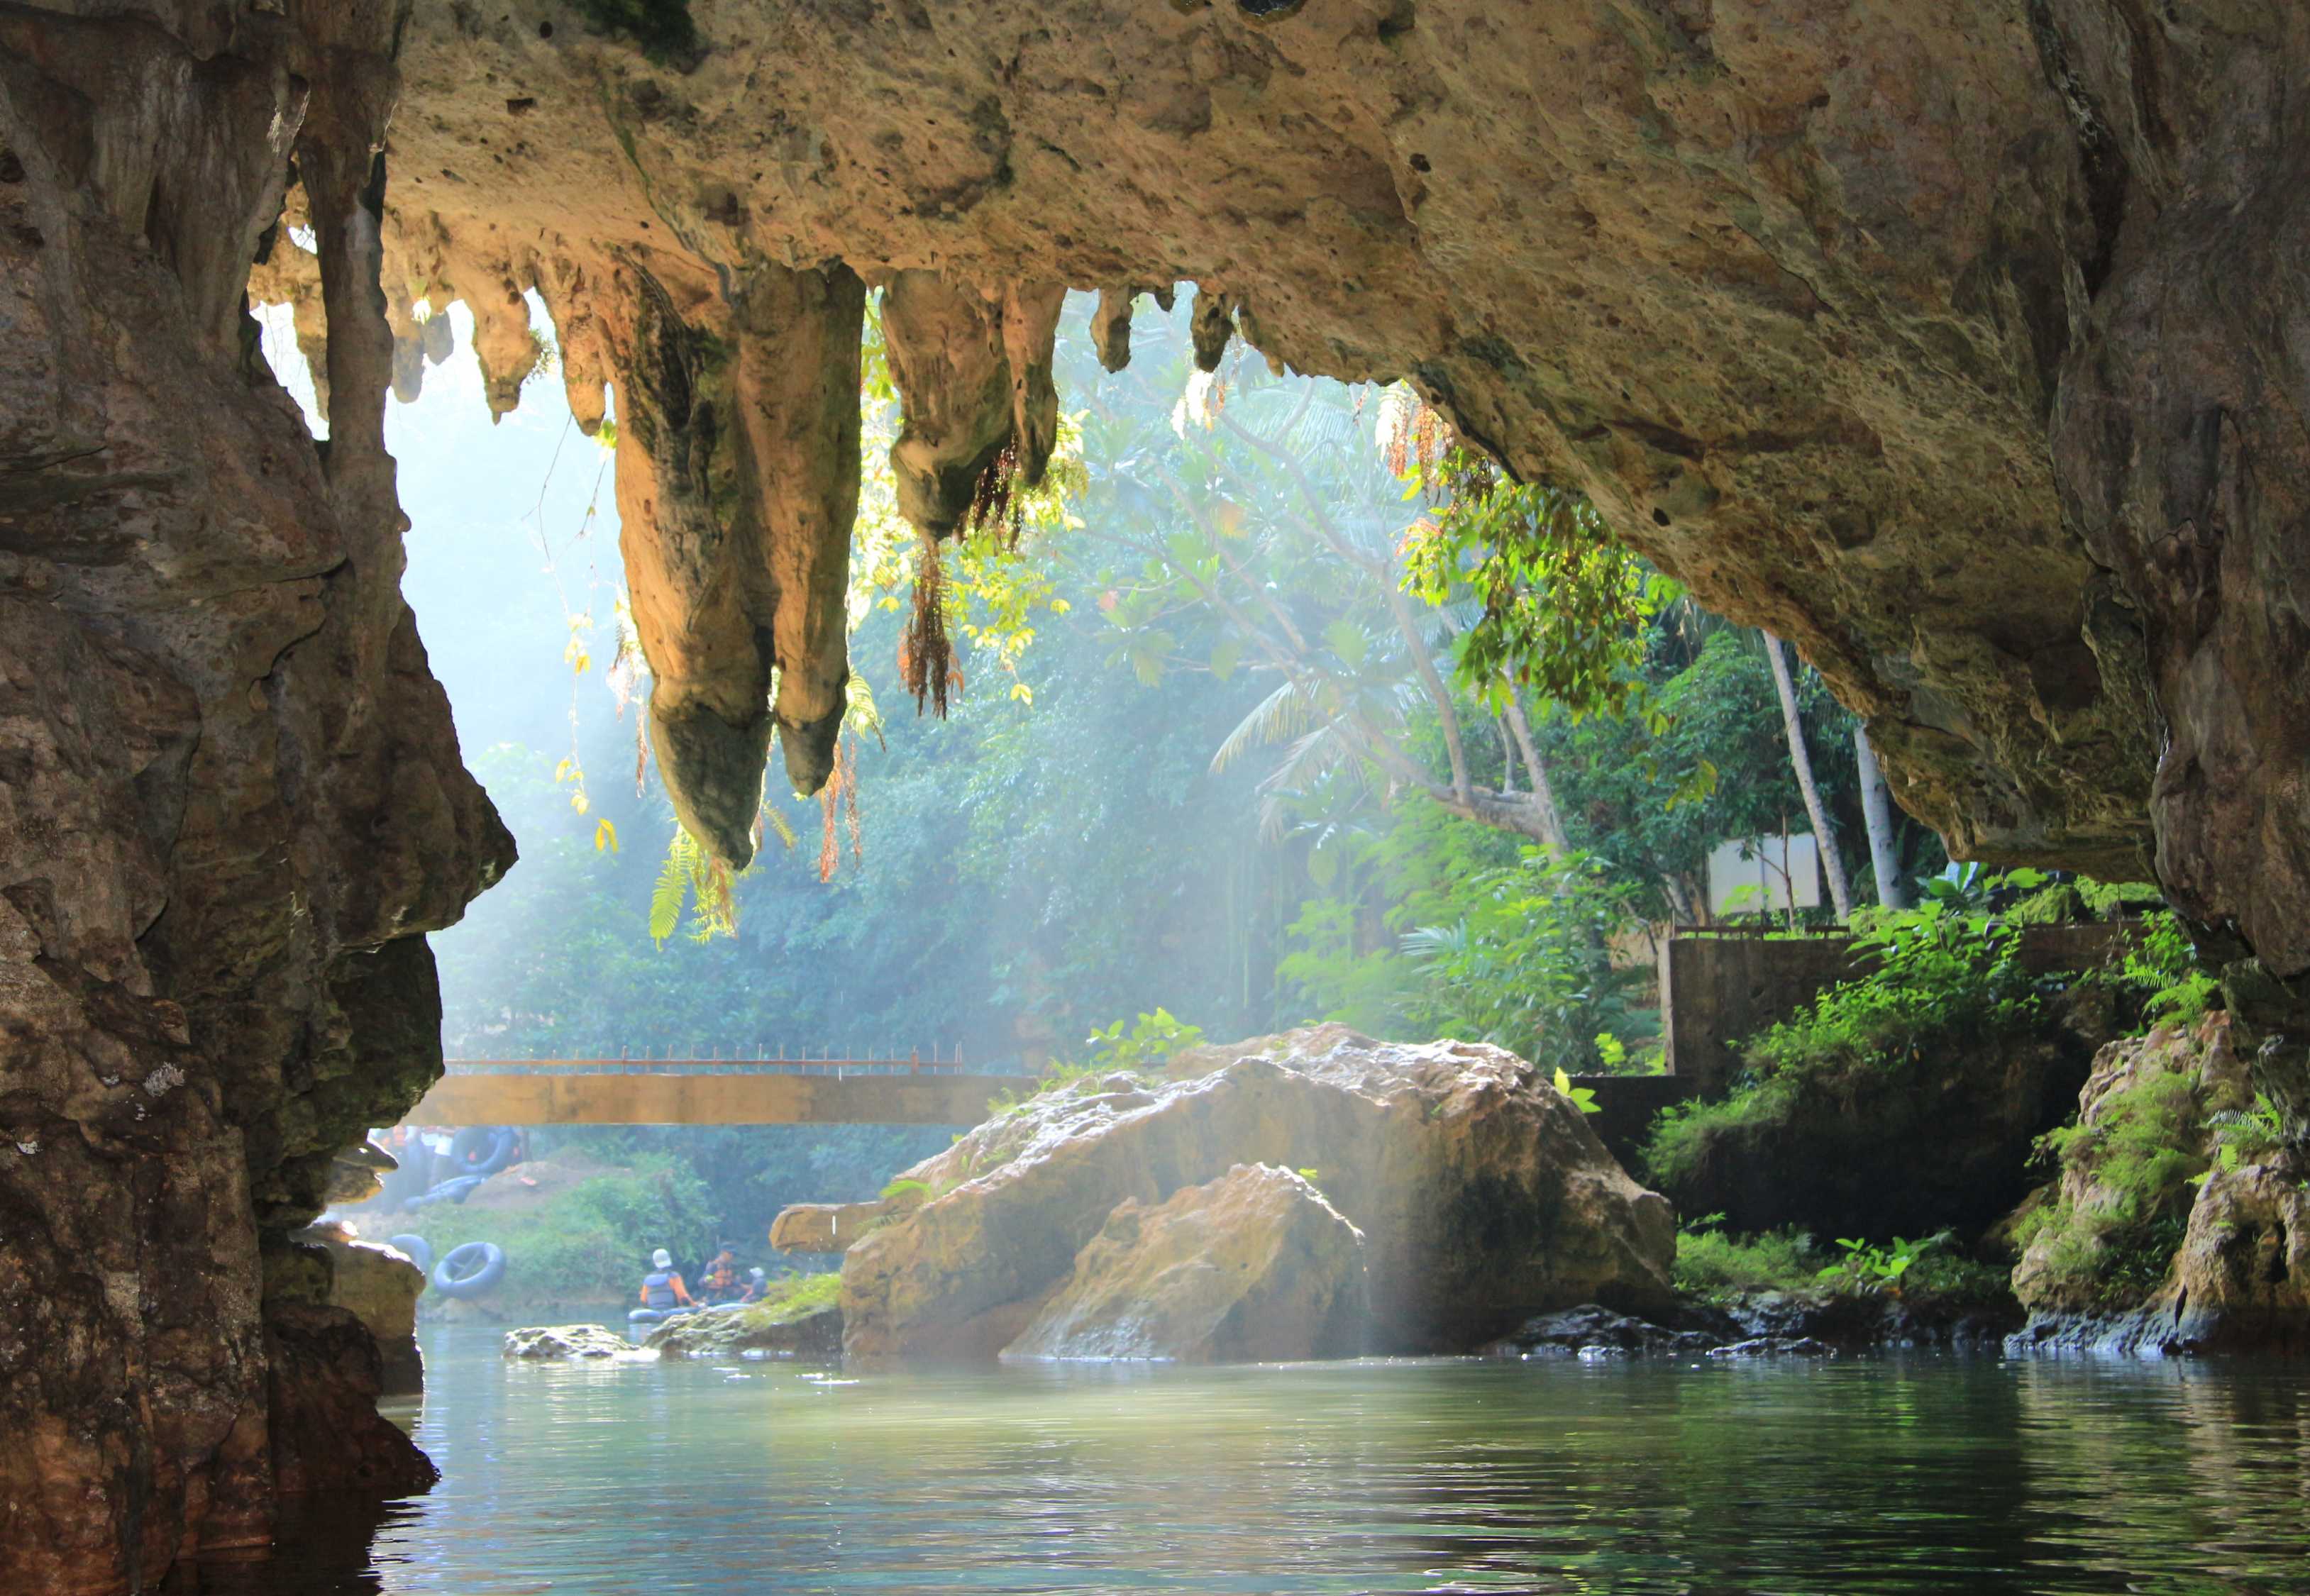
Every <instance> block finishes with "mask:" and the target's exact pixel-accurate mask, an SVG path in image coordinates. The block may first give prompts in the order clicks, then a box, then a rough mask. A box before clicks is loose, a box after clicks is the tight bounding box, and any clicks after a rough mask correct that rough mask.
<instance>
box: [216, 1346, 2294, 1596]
mask: <svg viewBox="0 0 2310 1596" xmlns="http://www.w3.org/2000/svg"><path fill="white" fill-rule="evenodd" d="M425 1350H426V1357H427V1364H428V1376H429V1383H430V1391H429V1394H428V1396H427V1399H426V1401H425V1403H424V1406H423V1409H422V1411H421V1414H419V1415H417V1416H416V1433H417V1436H418V1439H419V1441H420V1442H421V1444H423V1445H424V1447H425V1449H426V1450H427V1451H428V1452H429V1453H431V1454H432V1456H433V1458H434V1460H435V1461H436V1462H438V1463H439V1465H440V1467H441V1470H442V1475H443V1479H442V1482H441V1484H440V1486H439V1488H437V1489H436V1490H435V1491H434V1492H433V1493H432V1494H431V1495H430V1496H425V1497H422V1498H419V1499H417V1500H414V1501H412V1502H409V1503H404V1504H395V1505H390V1506H388V1507H387V1508H386V1510H385V1511H384V1514H383V1515H382V1518H381V1521H378V1522H374V1523H368V1522H363V1523H357V1524H353V1525H347V1524H345V1523H343V1522H342V1521H341V1520H337V1519H334V1518H332V1517H330V1516H329V1514H327V1513H326V1512H325V1511H315V1512H311V1513H308V1514H306V1515H305V1516H304V1517H302V1518H300V1519H297V1520H294V1521H292V1522H291V1524H290V1525H289V1526H287V1528H286V1530H285V1531H284V1535H283V1540H284V1542H285V1543H286V1544H285V1545H284V1547H283V1548H282V1551H281V1553H280V1554H279V1555H278V1556H276V1557H275V1558H274V1561H273V1562H272V1563H270V1564H268V1565H258V1566H249V1567H246V1568H241V1569H230V1568H214V1569H211V1570H207V1571H204V1573H203V1574H201V1575H200V1576H199V1583H198V1584H197V1589H198V1590H199V1591H200V1592H203V1593H204V1596H206V1593H207V1592H234V1593H239V1592H252V1593H256V1592H261V1593H265V1596H291V1593H293V1596H338V1593H341V1592H342V1593H346V1596H350V1593H352V1592H429V1593H430V1592H440V1593H442V1596H534V1593H541V1592H557V1593H558V1592H582V1593H586V1596H595V1593H600V1596H609V1593H612V1592H618V1593H623V1592H634V1593H636V1596H642V1593H647V1596H664V1593H667V1592H693V1591H694V1592H860V1593H867V1592H872V1593H873V1596H899V1593H900V1592H907V1593H912V1592H1183V1593H1185V1592H1194V1593H1197V1596H1201V1593H1204V1592H1211V1593H1220V1592H1224V1593H1227V1596H1238V1593H1242V1596H1252V1593H1260V1596H1266V1593H1271V1592H1272V1593H1281V1592H1307V1593H1309V1596H1314V1593H1317V1592H1322V1593H1332V1592H1343V1593H1360V1592H1612V1593H1615V1596H1649V1593H1652V1592H1662V1593H1666V1592H1690V1593H1693V1596H1720V1593H1721V1596H1749V1593H1752V1592H1754V1593H1764V1592H1771V1593H1774V1596H1794V1593H1797V1592H1808V1593H1810V1592H1819V1593H1820V1596H1872V1593H1876V1592H1902V1593H1904V1596H1907V1593H1913V1592H1934V1593H1937V1596H1939V1593H1954V1592H1966V1593H1968V1596H1997V1593H2003V1592H2017V1593H2018V1592H2174V1593H2177V1596H2178V1593H2181V1592H2193V1593H2195V1592H2229V1593H2233V1596H2257V1593H2263V1596H2297V1593H2302V1596H2310V1369H2305V1368H2304V1367H2302V1366H2275V1365H2250V1364H2247V1365H2241V1364H2184V1363H2174V1364H2162V1365H2160V1364H2149V1365H2118V1364H2107V1363H2103V1364H2079V1363H2050V1362H2005V1361H2001V1360H1998V1359H1995V1358H1988V1357H1970V1358H1968V1357H1919V1356H1908V1357H1877V1358H1854V1359H1838V1360H1834V1361H1830V1362H1826V1363H1818V1364H1816V1363H1809V1362H1802V1361H1793V1360H1790V1361H1778V1362H1735V1363H1726V1362H1724V1361H1720V1360H1711V1359H1706V1358H1703V1359H1697V1360H1696V1359H1689V1358H1687V1359H1678V1360H1673V1361H1670V1360H1658V1359H1654V1360H1649V1361H1637V1360H1619V1361H1612V1362H1607V1363H1582V1362H1579V1361H1576V1360H1561V1361H1549V1362H1538V1361H1535V1362H1528V1363H1505V1364H1502V1363H1479V1362H1462V1361H1421V1362H1369V1363H1357V1364H1329V1365H1301V1366H1282V1367H1242V1368H1220V1369H1191V1368H1163V1367H1145V1366H1140V1367H1113V1366H1058V1367H1048V1366H1039V1367H1005V1368H938V1367H904V1368H895V1369H873V1370H857V1369H854V1370H847V1371H845V1370H839V1369H832V1368H820V1367H814V1366H802V1365H795V1364H791V1363H777V1362H769V1363H734V1364H730V1365H726V1366H713V1365H701V1364H664V1365H660V1364H634V1365H622V1366H611V1367H602V1366H590V1367H588V1366H579V1367H571V1366H555V1365H547V1366H528V1365H522V1366H508V1364H506V1363H505V1362H503V1361H502V1360H501V1359H500V1358H499V1355H498V1337H497V1336H496V1334H495V1333H493V1332H490V1331H483V1330H478V1329H472V1328H464V1327H435V1328H434V1329H432V1330H431V1331H430V1332H428V1340H427V1343H426V1349H425ZM372 1531H373V1532H372Z"/></svg>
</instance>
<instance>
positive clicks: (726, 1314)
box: [643, 1302, 842, 1358]
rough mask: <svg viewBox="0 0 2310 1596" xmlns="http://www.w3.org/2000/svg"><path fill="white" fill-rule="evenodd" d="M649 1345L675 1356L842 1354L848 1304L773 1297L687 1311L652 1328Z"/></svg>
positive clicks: (818, 1355) (645, 1343) (646, 1343)
mask: <svg viewBox="0 0 2310 1596" xmlns="http://www.w3.org/2000/svg"><path fill="white" fill-rule="evenodd" d="M643 1345H645V1346H647V1347H651V1348H654V1349H656V1350H657V1351H659V1352H661V1353H664V1355H665V1356H666V1357H673V1358H682V1357H696V1358H724V1357H748V1356H750V1355H751V1356H753V1357H765V1356H767V1357H800V1358H813V1357H826V1358H831V1357H839V1356H840V1355H841V1352H842V1309H841V1308H840V1307H839V1306H838V1305H835V1304H833V1303H830V1302H825V1303H813V1304H810V1305H803V1306H790V1305H786V1304H782V1303H769V1304H765V1305H760V1306H749V1307H742V1308H716V1309H713V1310H710V1311H708V1312H707V1313H703V1314H682V1316H681V1317H680V1318H678V1319H669V1320H667V1321H666V1322H665V1323H664V1324H661V1325H659V1326H658V1327H657V1328H656V1330H653V1331H650V1333H649V1337H648V1339H647V1340H645V1341H644V1342H643Z"/></svg>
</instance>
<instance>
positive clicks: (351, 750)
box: [0, 4, 513, 1593]
mask: <svg viewBox="0 0 2310 1596" xmlns="http://www.w3.org/2000/svg"><path fill="white" fill-rule="evenodd" d="M92 9H95V8H83V7H78V6H74V7H72V8H70V11H71V12H72V13H77V12H79V11H82V10H92ZM271 9H273V10H274V11H276V12H277V11H279V10H280V9H281V8H279V7H274V8H271ZM296 9H297V11H298V12H299V13H300V14H299V15H298V16H297V17H294V18H291V17H288V16H285V15H261V14H246V15H241V14H237V13H242V12H247V10H248V8H235V7H220V6H207V5H202V6H191V5H187V6H184V7H181V8H180V7H178V6H176V5H171V4H151V5H132V6H129V7H122V8H106V10H107V12H108V14H107V15H106V16H104V17H103V18H101V19H98V20H91V19H84V18H83V17H81V16H79V15H77V14H68V13H66V12H65V11H59V10H56V9H53V8H52V9H28V8H25V7H22V6H17V7H12V8H9V9H8V10H7V11H6V12H5V13H0V307H4V308H0V1035H4V1037H5V1038H6V1039H5V1041H4V1043H0V1367H4V1368H5V1369H6V1370H7V1376H6V1378H5V1379H4V1380H0V1434H4V1435H5V1436H8V1437H9V1439H10V1442H11V1444H10V1445H8V1446H7V1447H5V1448H4V1449H0V1503H4V1504H5V1508H4V1511H0V1566H4V1567H5V1568H6V1569H7V1570H8V1575H7V1579H8V1582H9V1583H11V1584H12V1585H18V1586H21V1587H22V1588H24V1589H27V1590H39V1591H43V1592H67V1593H69V1592H110V1591H119V1590H126V1589H128V1588H130V1587H132V1586H137V1585H140V1584H141V1586H142V1587H143V1588H147V1589H150V1588H153V1587H155V1586H157V1584H158V1583H159V1582H160V1580H161V1577H162V1575H163V1574H164V1573H165V1572H166V1570H167V1568H168V1566H169V1563H170V1561H171V1560H172V1559H173V1558H174V1557H177V1556H178V1555H179V1554H180V1553H182V1552H188V1551H218V1550H223V1549H226V1548H254V1547H262V1546H264V1545H265V1544H266V1543H267V1542H268V1541H269V1540H270V1537H271V1526H272V1522H273V1514H274V1498H275V1496H276V1494H277V1493H278V1492H281V1491H285V1490H297V1489H328V1490H343V1489H361V1490H375V1491H380V1492H387V1493H390V1492H398V1491H405V1490H409V1489H413V1488H421V1487H422V1486H423V1485H424V1483H425V1482H426V1481H427V1480H429V1479H430V1478H431V1470H430V1466H429V1465H427V1464H426V1463H425V1462H424V1460H423V1458H422V1457H421V1455H419V1454H418V1453H417V1452H416V1451H415V1449H414V1448H413V1447H412V1445H411V1444H410V1443H409V1442H408V1440H407V1438H406V1437H405V1436H403V1435H402V1434H401V1432H400V1431H398V1430H396V1429H395V1428H394V1427H392V1426H391V1425H389V1424H387V1423H386V1422H385V1421H384V1420H383V1419H382V1418H379V1417H378V1415H377V1413H376V1411H375V1409H374V1400H375V1398H376V1396H377V1394H378V1388H379V1379H380V1373H381V1371H380V1369H379V1366H378V1352H377V1348H376V1345H375V1341H374V1338H372V1337H371V1335H370V1334H369V1331H368V1330H367V1329H365V1328H364V1327H363V1326H362V1325H361V1324H360V1322H359V1321H358V1320H357V1319H356V1318H355V1317H354V1316H353V1315H352V1314H350V1313H348V1312H346V1311H344V1310H343V1309H341V1308H334V1307H331V1306H330V1305H329V1297H330V1286H329V1280H328V1272H329V1264H328V1256H327V1253H326V1252H324V1251H319V1250H318V1249H313V1250H311V1251H309V1252H308V1249H306V1248H304V1247H302V1246H300V1245H297V1244H292V1243H291V1242H290V1241H289V1240H288V1236H289V1234H290V1232H291V1231H294V1230H296V1229H298V1228H300V1227H302V1226H304V1225H305V1224H307V1223H308V1221H310V1220H311V1219H313V1218H314V1216H315V1215H316V1214H317V1212H319V1210H320V1209H321V1207H322V1206H323V1203H324V1201H325V1200H326V1194H327V1192H328V1189H329V1187H330V1184H331V1182H332V1179H333V1172H334V1168H335V1163H334V1160H335V1158H336V1157H337V1155H338V1154H339V1153H340V1152H341V1151H343V1150H345V1149H350V1148H352V1147H355V1146H357V1145H358V1144H359V1143H360V1141H361V1138H362V1135H363V1132H364V1129H365V1128H366V1127H368V1126H369V1125H374V1124H386V1123H392V1122H393V1121H394V1120H395V1118H397V1117H398V1115H400V1113H401V1112H402V1111H403V1109H404V1107H406V1106H408V1105H409V1104H411V1103H412V1102H414V1101H415V1100H416V1097H417V1096H418V1095H419V1094H420V1093H421V1092H422V1090H423V1089H424V1088H425V1086H426V1085H427V1084H429V1083H430V1081H431V1080H432V1079H433V1077H434V1076H435V1075H436V1074H437V1073H438V1071H439V1057H440V1054H439V1034H438V1033H439V1023H438V1019H439V997H438V993H437V992H436V989H435V986H434V982H433V966H432V958H431V955H430V953H429V952H428V950H427V949H426V946H425V942H424V940H423V937H422V935H421V932H425V931H427V930H429V929H432V928H435V927H439V926H442V925H447V924H450V923H451V922H453V921H455V920H456V918H457V916H458V915H459V913H460V912H461V911H462V909H463V906H464V905H465V901H466V900H467V899H468V898H471V897H472V896H473V894H474V893H475V892H476V891H478V890H479V889H481V888H482V886H484V885H485V884H487V883H488V882H489V881H491V880H494V879H495V878H496V877H497V875H498V874H499V872H502V870H503V869H504V868H505V867H506V865H507V864H508V863H510V861H511V859H512V854H513V850H512V846H511V842H510V839H509V838H508V837H507V836H506V833H505V831H504V829H503V828H502V827H501V826H499V824H498V822H497V820H496V817H495V815H494V814H493V812H492V811H491V808H490V805H489V802H488V801H487V799H486V798H484V797H483V795H482V792H481V790H480V788H479V787H478V786H477V785H475V784H474V782H473V779H472V778H471V777H470V776H467V775H466V774H465V770H464V768H463V767H462V765H461V763H460V762H459V759H458V754H457V746H456V735H455V733H454V730H453V728H452V726H451V723H450V719H449V713H448V707H447V703H446V702H445V701H444V699H443V698H442V695H441V692H440V690H439V687H438V686H436V685H435V683H434V682H433V681H432V679H431V677H430V674H429V673H428V672H427V669H426V664H425V651H424V648H423V646H421V643H420V642H419V640H418V638H417V633H416V629H415V627H414V625H413V623H412V620H411V617H410V613H409V611H408V609H407V607H406V606H405V605H404V603H403V602H402V598H401V594H400V591H399V577H400V573H401V547H400V535H401V531H402V528H403V526H404V521H403V518H402V516H401V512H400V509H399V507H398V506H397V505H396V504H395V499H394V489H393V473H394V466H393V462H392V460H391V459H390V458H389V457H388V456H387V455H386V453H385V450H384V446H383V415H382V411H381V406H380V403H379V399H380V396H381V395H382V394H383V392H384V387H385V384H386V380H387V377H388V371H389V367H390V363H391V358H392V338H391V333H390V329H389V328H388V327H387V325H386V320H385V317H384V315H383V311H382V307H381V306H380V305H379V303H378V299H377V294H376V283H377V282H378V271H379V258H380V257H379V253H378V252H379V249H380V233H379V228H380V217H379V205H380V204H381V200H380V191H379V188H378V184H379V183H380V182H381V180H382V179H381V178H380V177H379V168H378V162H377V160H376V157H375V156H374V154H373V152H374V151H375V150H376V149H378V147H380V146H381V145H382V143H383V141H384V136H385V131H384V130H385V123H386V117H387V115H388V114H389V112H390V109H391V107H392V104H393V100H394V94H395V83H396V81H397V80H396V76H395V69H394V66H393V64H392V60H391V56H390V52H391V48H392V40H393V21H392V18H391V17H390V16H389V15H388V14H386V13H387V11H388V10H389V8H385V7H378V6H370V5H365V4H352V5H328V6H320V5H303V4H300V5H299V6H298V7H296ZM292 159H293V160H295V162H296V167H297V170H298V173H299V174H300V178H301V183H302V192H303V194H304V195H306V196H307V198H308V200H309V206H310V209H309V215H310V219H311V221H312V224H313V228H314V230H315V235H314V241H315V244H316V245H317V269H318V273H319V279H320V281H319V285H318V290H317V292H318V298H319V302H320V303H321V305H322V306H323V308H325V311H326V322H327V326H328V330H329V333H330V337H329V340H328V346H327V351H326V360H327V364H328V369H329V373H330V375H331V376H332V377H333V378H334V381H333V382H332V384H331V388H330V421H331V437H330V440H329V442H328V443H327V445H326V447H316V445H315V443H314V442H313V440H312V438H310V437H309V436H308V433H307V431H306V429H305V426H304V424H303V421H302V420H301V418H300V416H299V414H298V412H297V411H296V409H295V406H294V405H293V404H291V403H290V402H289V401H288V399H287V396H286V395H284V394H283V393H282V391H281V389H280V388H279V386H277V385H276V384H275V383H274V380H273V378H272V377H271V375H270V373H269V372H268V371H267V370H266V369H265V367H264V364H263V362H262V360H260V359H258V358H257V356H256V352H255V346H254V343H253V341H252V340H251V339H249V338H248V337H247V336H246V335H245V334H246V333H247V325H248V324H247V320H246V317H245V315H244V310H243V305H244V292H245V286H246V283H247V275H248V272H249V263H250V261H251V260H252V259H253V258H255V257H256V256H257V255H259V254H260V253H262V252H263V249H262V247H263V246H264V244H265V240H266V239H268V238H270V237H271V236H272V233H273V230H274V222H275V221H276V219H277V218H278V217H279V215H280V213H281V205H282V189H283V186H284V184H285V183H286V181H287V178H288V169H289V163H290V161H291V160H292Z"/></svg>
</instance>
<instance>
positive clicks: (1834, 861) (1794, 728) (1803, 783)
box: [1760, 632, 1853, 921]
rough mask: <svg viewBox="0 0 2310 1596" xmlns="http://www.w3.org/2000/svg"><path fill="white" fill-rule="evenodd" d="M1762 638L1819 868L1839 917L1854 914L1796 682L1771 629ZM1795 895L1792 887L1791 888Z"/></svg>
mask: <svg viewBox="0 0 2310 1596" xmlns="http://www.w3.org/2000/svg"><path fill="white" fill-rule="evenodd" d="M1760 635H1761V636H1762V637H1763V638H1764V639H1765V658H1766V659H1767V661H1769V662H1771V664H1772V667H1773V685H1774V686H1775V687H1776V688H1778V689H1779V690H1780V694H1781V722H1782V724H1784V725H1785V726H1786V727H1787V728H1788V733H1789V763H1791V764H1792V765H1794V766H1795V767H1796V770H1797V788H1798V790H1799V791H1800V792H1802V793H1803V794H1804V802H1805V812H1806V813H1807V814H1809V815H1811V817H1812V835H1813V839H1814V840H1815V841H1816V842H1817V843H1818V844H1819V851H1820V863H1821V868H1823V869H1824V870H1826V871H1828V896H1829V900H1830V901H1831V902H1832V903H1834V904H1835V905H1836V906H1837V919H1838V920H1840V921H1849V920H1851V919H1852V918H1853V889H1852V887H1851V886H1850V885H1849V884H1847V882H1846V881H1845V861H1844V860H1843V859H1842V858H1840V857H1839V856H1838V854H1837V833H1835V832H1834V831H1832V830H1830V829H1829V827H1828V810H1827V809H1826V808H1824V807H1823V806H1822V804H1821V802H1820V788H1819V786H1818V785H1815V784H1814V782H1813V779H1812V755H1811V753H1809V752H1807V751H1806V749H1805V740H1804V724H1803V723H1802V721H1800V720H1799V719H1798V718H1797V690H1796V684H1795V683H1794V682H1793V681H1790V680H1789V662H1788V658H1787V656H1786V655H1784V654H1782V652H1781V640H1780V639H1779V638H1776V637H1775V636H1773V634H1772V633H1770V632H1763V633H1761V634H1760ZM1791 897H1792V898H1793V897H1794V888H1793V887H1792V889H1791Z"/></svg>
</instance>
